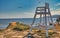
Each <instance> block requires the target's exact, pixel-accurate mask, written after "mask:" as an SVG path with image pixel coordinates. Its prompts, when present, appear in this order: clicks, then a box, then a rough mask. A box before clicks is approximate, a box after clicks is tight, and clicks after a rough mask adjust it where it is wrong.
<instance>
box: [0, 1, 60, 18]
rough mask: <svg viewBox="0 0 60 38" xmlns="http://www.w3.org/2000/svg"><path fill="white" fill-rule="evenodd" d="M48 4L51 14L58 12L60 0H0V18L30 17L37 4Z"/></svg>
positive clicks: (59, 11)
mask: <svg viewBox="0 0 60 38" xmlns="http://www.w3.org/2000/svg"><path fill="white" fill-rule="evenodd" d="M45 1H46V2H48V3H49V4H50V9H51V13H52V15H54V14H60V0H0V18H32V17H33V16H34V13H35V9H36V7H38V6H44V3H45Z"/></svg>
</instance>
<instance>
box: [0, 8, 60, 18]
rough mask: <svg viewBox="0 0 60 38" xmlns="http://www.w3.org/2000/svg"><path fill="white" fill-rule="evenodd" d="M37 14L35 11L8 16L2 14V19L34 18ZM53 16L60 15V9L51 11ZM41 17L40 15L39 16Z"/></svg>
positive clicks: (8, 14)
mask: <svg viewBox="0 0 60 38" xmlns="http://www.w3.org/2000/svg"><path fill="white" fill-rule="evenodd" d="M34 14H35V10H34V11H31V12H24V13H20V12H19V13H17V12H16V13H7V14H4V13H3V14H0V18H33V17H34ZM51 14H52V15H54V14H60V9H57V10H53V8H52V9H51ZM37 17H39V15H38V16H37Z"/></svg>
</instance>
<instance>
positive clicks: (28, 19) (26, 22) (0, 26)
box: [0, 18, 56, 29]
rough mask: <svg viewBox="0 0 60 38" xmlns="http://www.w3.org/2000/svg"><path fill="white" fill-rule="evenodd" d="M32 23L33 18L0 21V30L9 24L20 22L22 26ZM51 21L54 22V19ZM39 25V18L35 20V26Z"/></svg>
mask: <svg viewBox="0 0 60 38" xmlns="http://www.w3.org/2000/svg"><path fill="white" fill-rule="evenodd" d="M32 21H33V18H20V19H0V29H1V28H6V27H7V26H8V25H9V23H10V22H21V23H24V24H29V25H30V24H31V23H32ZM53 21H54V22H55V21H56V18H54V19H53ZM37 23H39V18H36V21H35V24H37Z"/></svg>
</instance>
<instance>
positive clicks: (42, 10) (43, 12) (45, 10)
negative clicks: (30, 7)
mask: <svg viewBox="0 0 60 38" xmlns="http://www.w3.org/2000/svg"><path fill="white" fill-rule="evenodd" d="M37 15H39V16H40V23H39V28H40V27H45V30H46V37H48V30H49V29H53V30H54V31H55V32H56V30H55V28H54V24H53V19H52V16H51V13H50V8H49V4H48V3H45V6H43V7H37V8H36V11H35V15H34V19H33V22H32V24H31V27H32V26H33V24H34V22H35V19H36V16H37ZM47 16H49V17H48V18H47ZM42 19H44V21H45V22H44V24H45V25H43V24H42ZM49 20H50V22H47V21H49ZM48 23H49V24H48ZM41 24H42V25H41ZM50 26H52V27H51V28H50ZM31 31H32V28H31V29H30V32H31Z"/></svg>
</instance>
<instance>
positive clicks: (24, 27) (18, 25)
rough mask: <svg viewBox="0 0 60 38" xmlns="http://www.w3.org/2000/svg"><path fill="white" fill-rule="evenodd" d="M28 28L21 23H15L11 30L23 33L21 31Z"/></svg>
mask: <svg viewBox="0 0 60 38" xmlns="http://www.w3.org/2000/svg"><path fill="white" fill-rule="evenodd" d="M28 29H29V26H28V25H26V24H23V23H19V22H17V23H16V26H15V27H14V28H13V30H18V31H23V30H28Z"/></svg>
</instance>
